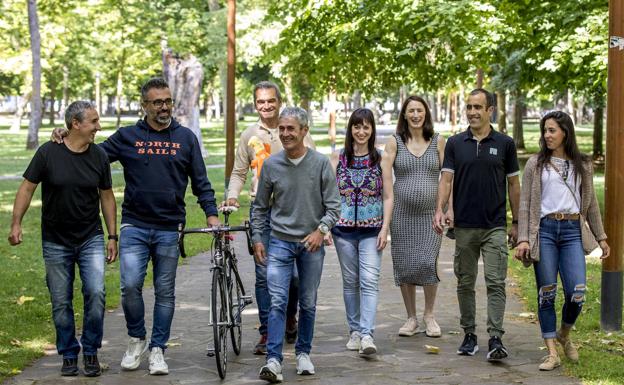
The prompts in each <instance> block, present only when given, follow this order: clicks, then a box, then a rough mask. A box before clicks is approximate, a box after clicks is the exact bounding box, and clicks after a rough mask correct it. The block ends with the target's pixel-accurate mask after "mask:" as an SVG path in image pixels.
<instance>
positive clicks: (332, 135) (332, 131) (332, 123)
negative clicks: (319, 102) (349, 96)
mask: <svg viewBox="0 0 624 385" xmlns="http://www.w3.org/2000/svg"><path fill="white" fill-rule="evenodd" d="M327 104H328V106H329V132H328V134H329V144H330V146H331V150H332V152H334V151H335V150H336V91H334V90H330V91H329V101H328V103H327Z"/></svg>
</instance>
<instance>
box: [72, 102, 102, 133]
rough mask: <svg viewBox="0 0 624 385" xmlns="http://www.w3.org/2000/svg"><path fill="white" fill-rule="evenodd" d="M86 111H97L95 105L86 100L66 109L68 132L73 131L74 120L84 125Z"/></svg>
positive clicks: (74, 103)
mask: <svg viewBox="0 0 624 385" xmlns="http://www.w3.org/2000/svg"><path fill="white" fill-rule="evenodd" d="M86 110H95V105H94V104H93V103H91V102H87V101H86V100H78V101H75V102H73V103H72V104H70V105H69V106H67V109H65V126H66V127H67V129H68V130H71V128H72V122H73V121H74V119H76V120H77V121H79V122H80V123H82V120H83V119H84V113H85V111H86Z"/></svg>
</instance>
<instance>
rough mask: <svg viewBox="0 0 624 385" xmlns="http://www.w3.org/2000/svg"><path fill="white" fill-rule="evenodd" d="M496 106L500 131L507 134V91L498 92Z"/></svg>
mask: <svg viewBox="0 0 624 385" xmlns="http://www.w3.org/2000/svg"><path fill="white" fill-rule="evenodd" d="M496 104H497V106H498V108H497V110H498V121H497V123H498V131H500V132H504V133H507V100H506V98H505V90H498V92H497V93H496Z"/></svg>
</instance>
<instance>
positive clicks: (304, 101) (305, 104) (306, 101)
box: [299, 95, 314, 130]
mask: <svg viewBox="0 0 624 385" xmlns="http://www.w3.org/2000/svg"><path fill="white" fill-rule="evenodd" d="M299 105H300V107H301V108H303V109H304V110H306V112H307V113H308V123H309V125H310V130H311V129H312V127H314V121H313V120H312V111H311V110H310V98H309V97H308V95H302V96H301V101H300V103H299Z"/></svg>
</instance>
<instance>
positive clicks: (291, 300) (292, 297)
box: [249, 208, 299, 334]
mask: <svg viewBox="0 0 624 385" xmlns="http://www.w3.org/2000/svg"><path fill="white" fill-rule="evenodd" d="M249 218H251V208H250V209H249ZM265 229H266V230H265V231H264V233H263V234H262V243H263V244H264V250H265V251H266V252H267V253H268V252H269V238H270V235H271V211H270V210H269V212H268V213H267V219H266V223H265ZM267 265H268V259H267ZM298 288H299V275H298V274H297V266H296V265H295V266H294V267H293V273H292V280H291V281H290V288H289V291H288V307H287V309H286V317H288V318H291V317H294V316H296V315H297V302H298V298H299V295H298V293H297V290H298ZM256 302H257V303H258V318H259V319H260V327H259V328H258V332H259V333H260V334H267V330H268V329H267V322H268V320H269V310H270V309H271V296H269V287H268V285H267V266H266V265H261V264H258V263H256Z"/></svg>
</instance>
